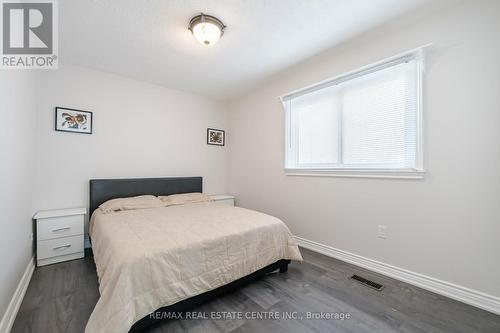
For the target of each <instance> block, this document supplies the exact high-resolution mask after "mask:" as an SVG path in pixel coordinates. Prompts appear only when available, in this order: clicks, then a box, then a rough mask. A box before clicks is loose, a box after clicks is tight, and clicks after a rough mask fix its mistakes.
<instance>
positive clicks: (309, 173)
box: [285, 169, 425, 179]
mask: <svg viewBox="0 0 500 333" xmlns="http://www.w3.org/2000/svg"><path fill="white" fill-rule="evenodd" d="M285 175H286V176H302V177H341V178H384V179H423V178H424V175H425V171H423V170H392V171H391V170H310V169H309V170H304V169H285Z"/></svg>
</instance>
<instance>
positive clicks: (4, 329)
mask: <svg viewBox="0 0 500 333" xmlns="http://www.w3.org/2000/svg"><path fill="white" fill-rule="evenodd" d="M34 270H35V258H31V260H30V261H29V263H28V266H27V267H26V270H25V271H24V274H23V276H22V278H21V281H19V284H18V285H17V288H16V291H15V292H14V295H13V296H12V299H11V300H10V303H9V306H8V307H7V310H6V311H5V314H4V315H3V318H2V321H0V333H8V332H10V330H11V328H12V325H13V324H14V320H15V319H16V316H17V312H18V311H19V307H20V306H21V303H22V301H23V298H24V295H25V294H26V290H27V289H28V285H29V284H30V280H31V276H32V275H33V271H34Z"/></svg>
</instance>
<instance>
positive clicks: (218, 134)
mask: <svg viewBox="0 0 500 333" xmlns="http://www.w3.org/2000/svg"><path fill="white" fill-rule="evenodd" d="M207 144H209V145H214V146H224V145H225V144H226V133H225V132H224V131H223V130H219V129H215V128H207Z"/></svg>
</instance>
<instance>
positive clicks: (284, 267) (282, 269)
mask: <svg viewBox="0 0 500 333" xmlns="http://www.w3.org/2000/svg"><path fill="white" fill-rule="evenodd" d="M289 263H290V260H286V261H285V262H284V263H282V264H281V266H280V273H286V272H287V271H288V264H289Z"/></svg>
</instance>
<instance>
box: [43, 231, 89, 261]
mask: <svg viewBox="0 0 500 333" xmlns="http://www.w3.org/2000/svg"><path fill="white" fill-rule="evenodd" d="M77 252H83V235H79V236H72V237H64V238H56V239H49V240H43V241H39V242H37V260H40V259H46V258H52V257H57V256H63V255H66V254H71V253H77Z"/></svg>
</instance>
